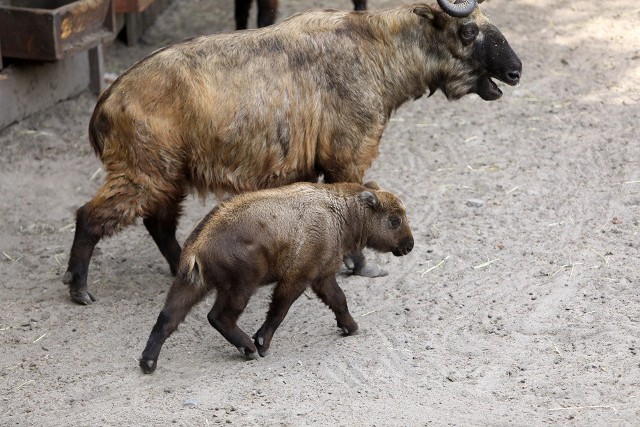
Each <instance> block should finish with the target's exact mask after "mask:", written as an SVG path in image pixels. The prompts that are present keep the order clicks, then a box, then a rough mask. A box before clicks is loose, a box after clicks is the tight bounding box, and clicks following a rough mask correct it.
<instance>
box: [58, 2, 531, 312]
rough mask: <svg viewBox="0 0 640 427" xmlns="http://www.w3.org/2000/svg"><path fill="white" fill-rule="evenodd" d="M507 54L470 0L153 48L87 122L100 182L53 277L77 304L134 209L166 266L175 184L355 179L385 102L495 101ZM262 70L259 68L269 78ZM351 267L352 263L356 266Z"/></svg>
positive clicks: (288, 23) (304, 17) (204, 187)
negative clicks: (436, 97) (108, 242)
mask: <svg viewBox="0 0 640 427" xmlns="http://www.w3.org/2000/svg"><path fill="white" fill-rule="evenodd" d="M520 70H521V63H520V60H519V59H518V57H517V56H516V55H515V53H514V52H513V51H512V50H511V48H510V47H509V44H508V43H507V41H506V40H505V39H504V37H503V36H502V34H501V33H500V32H499V31H498V29H497V28H496V27H495V26H493V25H492V24H491V23H490V22H489V21H488V20H487V18H486V17H485V16H484V15H483V14H482V12H481V11H480V10H479V9H476V10H475V11H474V12H473V14H472V15H471V16H469V17H466V18H452V17H450V16H448V15H446V14H445V13H444V12H442V11H441V10H440V9H439V8H438V7H437V6H430V5H426V4H421V3H418V4H413V5H408V6H402V7H397V8H395V9H390V10H386V11H382V12H346V11H331V10H325V11H311V12H305V13H301V14H298V15H295V16H293V17H291V18H290V19H287V20H285V21H283V22H282V23H280V24H278V25H274V26H270V27H266V28H263V29H260V30H252V31H240V32H233V33H228V34H215V35H210V36H203V37H197V38H194V39H190V40H186V41H183V42H181V43H177V44H174V45H171V46H168V47H166V48H164V49H161V50H158V51H156V52H155V53H153V54H152V55H151V56H149V57H147V58H145V59H143V60H142V61H140V62H139V63H137V64H136V65H134V66H133V67H132V68H131V69H129V70H128V71H127V72H125V73H124V74H123V75H122V76H120V78H118V79H117V80H116V81H115V82H114V83H113V85H112V86H111V87H110V88H109V89H108V90H107V91H106V92H105V93H104V94H103V96H102V97H101V99H100V100H99V101H98V104H97V106H96V108H95V111H94V113H93V116H92V118H91V123H90V126H89V136H90V140H91V144H92V146H93V148H94V149H95V152H96V154H97V155H98V156H99V157H100V159H101V160H102V162H103V163H104V169H105V171H106V174H107V176H106V182H105V183H104V185H103V186H102V188H101V189H100V190H99V191H98V193H97V194H96V196H95V197H94V198H93V200H91V201H90V202H89V203H87V204H86V205H84V206H82V207H81V208H80V209H79V210H78V213H77V220H76V221H77V222H76V235H75V238H74V242H73V246H72V248H71V256H70V258H69V267H68V270H67V273H66V274H65V276H64V279H63V280H64V282H65V283H67V284H69V285H70V294H71V296H72V298H73V299H74V300H76V301H78V302H80V303H84V304H89V303H91V301H92V300H94V298H93V296H92V295H91V294H89V292H88V289H87V271H88V267H89V261H90V259H91V255H92V251H93V248H94V246H95V244H96V243H97V242H98V241H99V240H100V239H101V238H102V237H104V236H108V235H111V234H113V233H115V232H118V231H119V230H121V229H122V228H124V227H127V226H129V225H131V224H132V223H134V221H135V220H136V218H137V217H142V218H143V219H144V224H145V226H146V227H147V229H148V231H149V233H150V234H151V236H152V237H153V238H154V240H155V242H156V243H157V244H158V247H159V248H160V251H161V252H162V254H163V255H164V256H165V258H166V259H167V261H168V262H169V265H170V267H171V271H172V272H175V270H176V267H177V263H178V259H179V256H180V246H179V244H178V242H177V241H176V239H175V230H176V226H177V222H178V217H179V214H180V205H181V202H182V201H183V199H184V197H185V195H186V194H187V193H188V192H190V191H193V190H195V191H197V192H198V193H199V194H200V195H201V196H203V197H204V196H205V195H206V194H208V193H209V192H213V193H215V194H217V195H222V194H224V193H240V192H245V191H251V190H257V189H261V188H268V187H277V186H281V185H285V184H289V183H292V182H297V181H316V180H317V179H318V178H319V177H320V176H323V177H324V180H325V182H329V183H332V182H362V179H363V176H364V173H365V171H366V170H367V169H368V168H369V167H370V165H371V163H372V162H373V160H374V159H375V158H376V156H377V154H378V144H379V143H380V138H381V136H382V132H383V131H384V128H385V126H386V124H387V121H388V119H389V116H390V115H391V113H392V112H393V111H394V110H395V109H396V108H398V107H399V106H400V105H401V104H403V103H404V102H406V101H408V100H411V99H414V98H418V97H420V96H422V95H423V94H424V93H425V92H426V91H427V90H429V91H430V92H434V91H436V90H438V89H440V90H442V91H443V92H444V93H445V94H446V95H447V97H449V98H450V99H456V98H460V97H461V96H463V95H466V94H468V93H477V94H479V95H480V96H481V97H483V98H484V99H488V100H491V99H497V98H499V97H500V95H501V92H500V90H499V89H498V88H497V86H496V85H495V83H494V82H493V81H492V80H491V78H492V77H495V78H498V79H500V80H503V81H506V82H508V83H510V84H516V83H517V82H518V81H519V77H520ZM269 76H271V77H269ZM361 268H362V265H359V266H356V267H355V269H354V271H358V269H361Z"/></svg>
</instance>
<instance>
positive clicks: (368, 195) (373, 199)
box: [358, 191, 380, 209]
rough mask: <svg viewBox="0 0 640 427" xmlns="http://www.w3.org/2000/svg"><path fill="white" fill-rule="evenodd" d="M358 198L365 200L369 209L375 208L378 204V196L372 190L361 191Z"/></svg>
mask: <svg viewBox="0 0 640 427" xmlns="http://www.w3.org/2000/svg"><path fill="white" fill-rule="evenodd" d="M358 199H360V200H362V201H363V202H365V203H366V204H367V205H368V206H369V207H370V208H371V209H376V208H377V207H378V205H379V204H380V203H379V202H378V196H376V193H374V192H373V191H363V192H362V193H360V194H358Z"/></svg>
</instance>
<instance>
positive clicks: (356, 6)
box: [353, 0, 367, 10]
mask: <svg viewBox="0 0 640 427" xmlns="http://www.w3.org/2000/svg"><path fill="white" fill-rule="evenodd" d="M353 10H367V0H353Z"/></svg>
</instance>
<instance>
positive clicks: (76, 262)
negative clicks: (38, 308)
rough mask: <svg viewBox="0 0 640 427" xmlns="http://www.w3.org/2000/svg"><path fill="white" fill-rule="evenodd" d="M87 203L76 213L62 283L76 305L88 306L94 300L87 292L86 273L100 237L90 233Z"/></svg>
mask: <svg viewBox="0 0 640 427" xmlns="http://www.w3.org/2000/svg"><path fill="white" fill-rule="evenodd" d="M88 210H89V203H87V204H85V205H84V206H82V207H81V208H80V209H78V212H77V213H76V232H75V236H74V238H73V245H72V246H71V254H70V255H69V265H68V267H67V272H66V273H65V274H64V276H63V278H62V281H63V283H64V284H65V285H69V294H70V295H71V299H73V300H74V301H76V302H77V303H80V304H84V305H88V304H91V303H92V302H93V301H95V300H96V299H95V298H94V296H93V295H91V294H90V293H89V291H88V287H87V273H88V271H89V262H90V261H91V256H92V255H93V248H95V247H96V245H97V244H98V242H99V241H100V238H101V237H102V236H100V235H98V234H95V233H94V232H92V231H91V230H92V228H93V227H90V226H89V223H88V212H87V211H88Z"/></svg>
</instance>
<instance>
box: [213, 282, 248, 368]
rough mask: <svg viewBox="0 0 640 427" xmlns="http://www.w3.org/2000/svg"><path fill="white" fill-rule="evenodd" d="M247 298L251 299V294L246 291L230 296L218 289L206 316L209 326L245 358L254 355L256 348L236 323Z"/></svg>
mask: <svg viewBox="0 0 640 427" xmlns="http://www.w3.org/2000/svg"><path fill="white" fill-rule="evenodd" d="M249 297H251V292H250V291H248V290H240V292H234V293H233V294H231V293H229V292H227V291H225V290H222V289H220V290H218V294H217V295H216V301H215V302H214V303H213V307H212V308H211V311H210V312H209V314H208V315H207V319H208V320H209V323H210V324H211V326H213V327H214V328H215V329H216V330H217V331H218V332H220V334H222V336H223V337H225V338H226V340H227V341H229V342H230V343H231V344H233V345H234V346H236V348H237V349H238V350H240V352H241V353H242V354H244V355H246V356H249V355H251V354H253V353H255V352H256V347H255V346H254V345H253V342H252V341H251V338H249V335H247V334H246V332H244V331H243V330H242V329H240V328H239V327H238V324H237V323H236V322H237V321H238V318H239V317H240V315H241V314H242V312H243V311H244V309H245V307H246V306H247V303H248V302H249Z"/></svg>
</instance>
